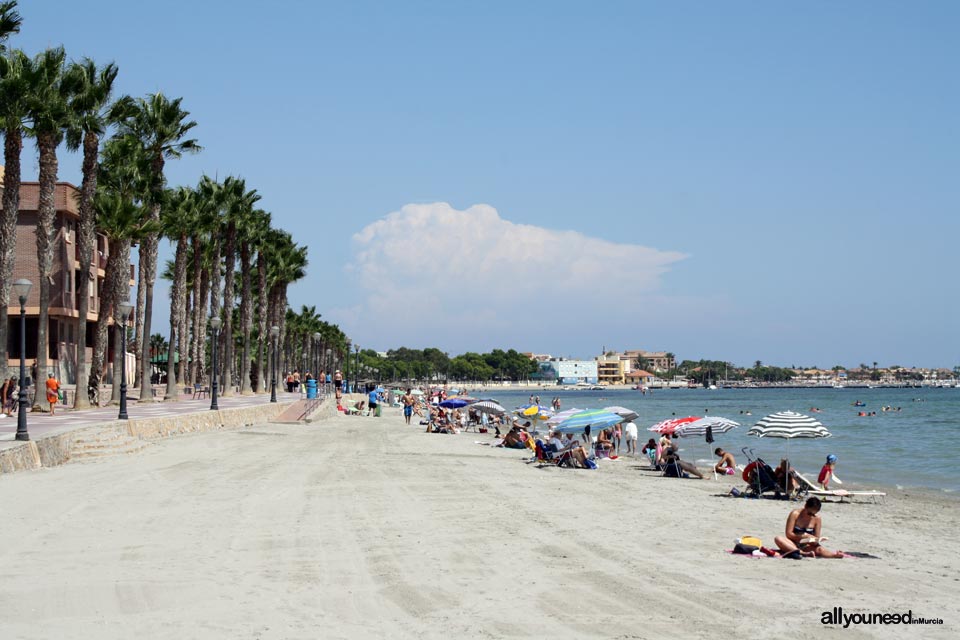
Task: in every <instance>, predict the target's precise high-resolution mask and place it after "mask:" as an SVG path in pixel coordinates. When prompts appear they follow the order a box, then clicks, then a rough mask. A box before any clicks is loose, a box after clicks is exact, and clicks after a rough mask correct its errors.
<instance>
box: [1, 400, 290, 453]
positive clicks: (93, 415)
mask: <svg viewBox="0 0 960 640" xmlns="http://www.w3.org/2000/svg"><path fill="white" fill-rule="evenodd" d="M299 397H300V396H299V395H298V394H295V393H291V394H288V393H286V392H285V391H284V392H281V391H280V390H279V389H277V401H278V402H281V403H289V402H293V401H294V400H297V399H299ZM162 398H163V396H162V395H161V396H159V399H158V400H157V401H151V402H143V403H141V402H138V401H137V400H135V399H134V400H132V401H128V404H127V414H128V415H129V417H130V419H131V420H135V419H140V418H172V417H177V416H186V415H189V414H198V413H203V412H204V411H209V410H210V398H209V397H205V398H198V399H196V400H194V399H193V394H189V395H182V396H180V399H179V400H177V401H174V402H164V401H163V400H162ZM268 402H270V394H269V393H258V394H254V395H248V396H241V395H233V396H230V397H227V398H224V397H220V398H218V399H217V406H218V407H219V408H220V409H221V410H223V409H240V408H247V407H256V406H259V405H262V404H266V403H268ZM56 411H57V412H56V414H55V415H50V414H49V413H41V412H33V411H31V412H30V413H28V414H27V430H28V431H29V433H30V439H31V440H37V439H39V438H43V437H44V436H50V435H56V434H61V433H65V432H67V431H71V430H73V429H83V428H85V427H92V426H97V425H102V424H106V423H109V422H114V421H115V420H117V414H118V413H119V411H120V408H119V407H118V406H116V405H110V406H106V407H100V408H99V409H84V410H81V411H74V410H72V409H70V408H69V407H64V406H58V407H57V410H56ZM16 433H17V413H16V412H14V414H13V416H11V417H9V418H3V419H0V449H3V448H6V447H9V446H11V443H16V440H14V436H15V435H16Z"/></svg>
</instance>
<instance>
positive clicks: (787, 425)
mask: <svg viewBox="0 0 960 640" xmlns="http://www.w3.org/2000/svg"><path fill="white" fill-rule="evenodd" d="M747 435H748V436H757V437H758V438H787V439H788V440H792V439H793V438H829V437H830V435H831V434H830V432H829V431H827V428H826V427H824V426H823V425H822V424H821V423H820V422H819V421H818V420H815V419H814V418H811V417H810V416H805V415H803V414H802V413H797V412H795V411H783V412H780V413H771V414H770V415H768V416H765V417H764V418H762V419H761V420H759V421H758V422H757V424H755V425H754V426H753V427H751V428H750V431H747Z"/></svg>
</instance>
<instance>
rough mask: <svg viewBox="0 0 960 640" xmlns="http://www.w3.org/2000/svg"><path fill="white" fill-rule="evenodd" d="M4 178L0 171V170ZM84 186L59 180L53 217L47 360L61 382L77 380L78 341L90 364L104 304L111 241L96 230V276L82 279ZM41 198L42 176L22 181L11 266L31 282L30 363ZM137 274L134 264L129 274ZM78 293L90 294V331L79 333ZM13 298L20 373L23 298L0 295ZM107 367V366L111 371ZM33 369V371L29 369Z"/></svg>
mask: <svg viewBox="0 0 960 640" xmlns="http://www.w3.org/2000/svg"><path fill="white" fill-rule="evenodd" d="M0 178H2V173H0ZM79 197H80V191H79V190H78V189H77V188H76V187H75V186H73V185H72V184H70V183H67V182H58V183H57V185H56V190H55V192H54V201H55V205H56V216H55V218H54V222H53V228H54V241H53V269H52V271H51V277H52V282H51V286H50V306H49V317H50V321H49V322H50V324H49V330H48V331H47V338H48V344H47V364H48V366H49V367H50V369H49V370H50V371H52V372H53V373H55V374H56V375H57V377H58V378H59V380H60V381H61V382H64V383H67V384H74V383H76V363H77V346H78V344H84V345H85V348H86V349H87V357H86V362H87V366H88V367H89V366H90V361H91V359H92V351H93V337H94V332H95V325H94V324H93V323H95V322H96V321H97V317H98V311H99V309H100V297H99V296H100V290H101V288H102V287H103V280H104V277H105V275H106V274H105V271H104V269H105V268H106V266H107V254H108V246H107V239H106V236H104V235H102V234H99V233H98V234H97V240H96V246H95V248H94V252H95V253H94V259H93V267H94V270H93V272H92V275H93V277H92V278H91V280H90V281H89V282H87V283H81V282H79V278H80V263H79V260H78V257H79V253H78V248H77V224H78V222H79V220H80V212H79ZM39 198H40V184H39V183H38V182H23V183H22V184H21V185H20V212H19V215H18V218H17V248H16V258H15V262H14V268H13V281H16V280H19V279H20V278H26V279H27V280H29V281H30V282H32V283H33V288H31V290H30V295H29V297H28V299H27V304H26V316H27V317H26V360H27V366H28V367H29V366H30V365H31V364H32V363H33V361H34V360H35V359H36V358H37V328H38V324H39V315H40V287H38V286H37V283H38V282H39V280H40V271H39V269H38V265H37V236H36V228H37V216H38V207H39ZM133 277H134V268H133V265H131V266H130V278H131V280H132V279H133ZM80 295H88V296H90V307H89V313H88V315H87V320H88V321H90V322H89V323H88V324H87V330H86V335H85V336H83V338H82V339H81V336H80V335H79V330H78V327H77V320H78V318H79V312H78V311H77V307H78V300H79V297H78V296H80ZM2 303H9V332H8V334H7V335H8V343H7V353H8V357H9V360H8V361H7V363H6V364H7V369H8V371H10V375H16V372H18V371H19V366H20V303H19V301H18V300H15V299H11V300H9V301H0V304H2ZM109 335H110V341H109V345H108V347H107V360H108V362H113V331H110V332H109ZM108 373H109V372H108ZM28 375H29V372H28Z"/></svg>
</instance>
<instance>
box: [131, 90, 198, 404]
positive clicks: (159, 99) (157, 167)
mask: <svg viewBox="0 0 960 640" xmlns="http://www.w3.org/2000/svg"><path fill="white" fill-rule="evenodd" d="M181 101H182V98H176V99H174V100H169V99H168V98H167V97H166V96H164V95H163V94H162V93H155V94H152V95H149V96H147V97H146V98H137V99H136V100H133V99H132V98H129V97H125V98H123V99H122V100H121V101H119V103H118V105H117V110H116V115H117V116H118V118H119V121H120V123H119V127H120V133H121V134H122V135H125V136H128V137H130V138H133V139H135V140H137V141H138V142H139V144H140V145H141V147H142V149H143V152H144V155H146V156H147V158H148V159H149V161H150V189H149V201H148V204H149V207H150V220H152V221H153V222H155V223H157V225H156V229H157V231H153V232H150V233H147V234H146V235H145V236H144V237H143V240H142V242H141V243H140V255H139V262H140V279H139V286H138V291H137V305H138V315H137V325H138V333H137V340H138V341H139V342H140V346H141V358H140V360H141V365H140V380H141V385H142V390H141V392H140V395H141V400H144V399H149V398H152V396H153V390H152V388H151V387H150V363H149V362H148V361H147V360H146V359H144V358H143V356H142V351H143V350H144V348H145V347H146V346H147V338H146V336H149V335H150V325H151V319H152V315H153V286H154V284H155V282H156V279H157V248H158V242H159V234H158V230H159V222H160V208H161V202H162V199H163V187H164V173H163V170H164V165H165V163H166V161H167V160H168V159H172V158H179V157H181V156H182V155H183V154H184V153H196V152H198V151H200V149H201V147H200V145H199V144H197V141H196V140H194V139H184V138H185V137H186V135H187V133H188V132H189V131H190V130H191V129H193V128H194V127H195V126H197V123H196V122H194V121H193V120H187V118H188V117H189V115H190V113H189V112H187V111H184V110H183V109H181V108H180V102H181ZM141 289H142V290H143V307H142V310H141V309H140V307H139V305H140V298H141V296H140V290H141ZM141 311H142V313H141ZM141 318H142V321H141ZM141 327H142V328H141Z"/></svg>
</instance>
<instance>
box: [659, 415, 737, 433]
mask: <svg viewBox="0 0 960 640" xmlns="http://www.w3.org/2000/svg"><path fill="white" fill-rule="evenodd" d="M739 426H740V423H739V422H734V421H733V420H729V419H727V418H720V417H715V416H709V417H706V418H700V419H699V420H694V421H693V422H687V423H684V424H682V425H680V426H679V427H677V428H676V429H675V430H674V432H673V435H675V436H679V437H681V438H689V437H691V436H703V435H706V433H707V428H709V429H710V430H711V432H712V433H726V432H727V431H730V429H736V428H737V427H739Z"/></svg>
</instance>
